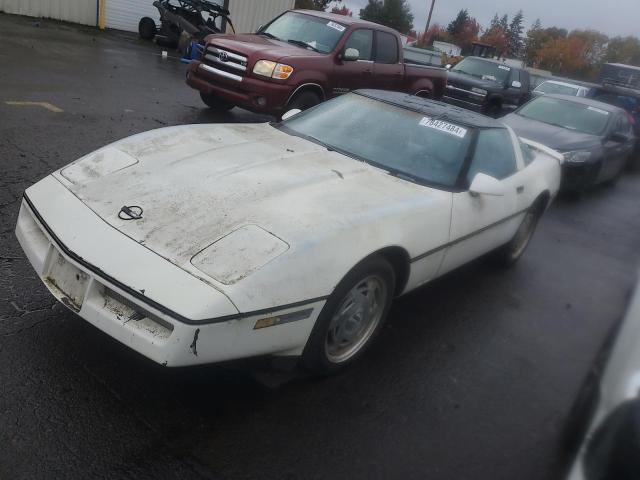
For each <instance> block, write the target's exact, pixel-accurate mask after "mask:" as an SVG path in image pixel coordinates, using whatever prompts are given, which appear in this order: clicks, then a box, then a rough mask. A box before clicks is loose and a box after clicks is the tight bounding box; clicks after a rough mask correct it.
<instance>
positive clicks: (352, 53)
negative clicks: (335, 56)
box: [342, 48, 360, 62]
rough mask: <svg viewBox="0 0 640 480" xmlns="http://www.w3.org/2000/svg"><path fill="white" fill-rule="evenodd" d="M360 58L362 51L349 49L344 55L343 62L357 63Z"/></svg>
mask: <svg viewBox="0 0 640 480" xmlns="http://www.w3.org/2000/svg"><path fill="white" fill-rule="evenodd" d="M359 58H360V51H359V50H358V49H357V48H347V49H346V50H345V51H344V53H343V54H342V60H343V61H345V62H355V61H356V60H358V59H359Z"/></svg>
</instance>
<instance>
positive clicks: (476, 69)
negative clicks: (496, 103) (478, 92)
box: [451, 58, 511, 85]
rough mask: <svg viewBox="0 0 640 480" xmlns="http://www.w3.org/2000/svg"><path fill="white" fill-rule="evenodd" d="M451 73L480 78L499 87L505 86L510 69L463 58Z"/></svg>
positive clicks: (483, 61)
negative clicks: (497, 84) (499, 85)
mask: <svg viewBox="0 0 640 480" xmlns="http://www.w3.org/2000/svg"><path fill="white" fill-rule="evenodd" d="M451 71H452V72H457V73H463V74H466V75H471V76H472V77H477V78H481V79H483V80H491V81H493V82H496V83H499V84H501V85H505V84H506V83H507V79H508V78H509V73H510V72H511V67H507V66H506V65H500V64H497V63H493V62H487V61H485V60H480V59H477V58H465V59H464V60H462V61H461V62H460V63H458V64H457V65H456V66H455V67H453V68H452V69H451Z"/></svg>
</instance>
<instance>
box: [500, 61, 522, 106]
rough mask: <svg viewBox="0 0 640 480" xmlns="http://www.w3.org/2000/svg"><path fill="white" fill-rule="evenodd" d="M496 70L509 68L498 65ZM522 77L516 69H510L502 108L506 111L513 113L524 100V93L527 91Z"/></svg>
mask: <svg viewBox="0 0 640 480" xmlns="http://www.w3.org/2000/svg"><path fill="white" fill-rule="evenodd" d="M498 68H509V67H504V66H502V65H500V67H498ZM523 77H524V75H521V73H520V70H518V69H517V68H511V73H510V74H509V80H508V81H507V87H506V88H505V92H504V102H503V103H502V108H503V109H504V110H507V111H513V110H515V109H516V108H518V107H519V106H520V105H521V104H522V103H523V102H524V100H526V96H525V92H526V91H527V89H528V85H525V83H526V82H525V78H523Z"/></svg>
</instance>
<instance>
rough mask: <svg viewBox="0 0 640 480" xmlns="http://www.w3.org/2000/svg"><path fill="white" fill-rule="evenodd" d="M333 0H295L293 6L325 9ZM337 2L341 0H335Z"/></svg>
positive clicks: (307, 8)
mask: <svg viewBox="0 0 640 480" xmlns="http://www.w3.org/2000/svg"><path fill="white" fill-rule="evenodd" d="M333 1H334V0H296V2H295V4H294V8H301V9H304V10H321V11H323V12H324V11H325V10H326V9H327V7H328V6H329V4H330V3H333ZM336 1H338V2H340V1H342V0H336Z"/></svg>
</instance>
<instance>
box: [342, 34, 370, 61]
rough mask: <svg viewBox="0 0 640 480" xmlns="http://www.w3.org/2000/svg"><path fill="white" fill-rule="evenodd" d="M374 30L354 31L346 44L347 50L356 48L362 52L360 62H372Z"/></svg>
mask: <svg viewBox="0 0 640 480" xmlns="http://www.w3.org/2000/svg"><path fill="white" fill-rule="evenodd" d="M372 47H373V30H365V29H359V30H356V31H354V32H353V33H352V34H351V35H350V36H349V39H348V40H347V42H346V43H345V44H344V48H345V50H346V49H347V48H355V49H356V50H358V52H360V57H359V60H371V51H372V50H373V48H372Z"/></svg>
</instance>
